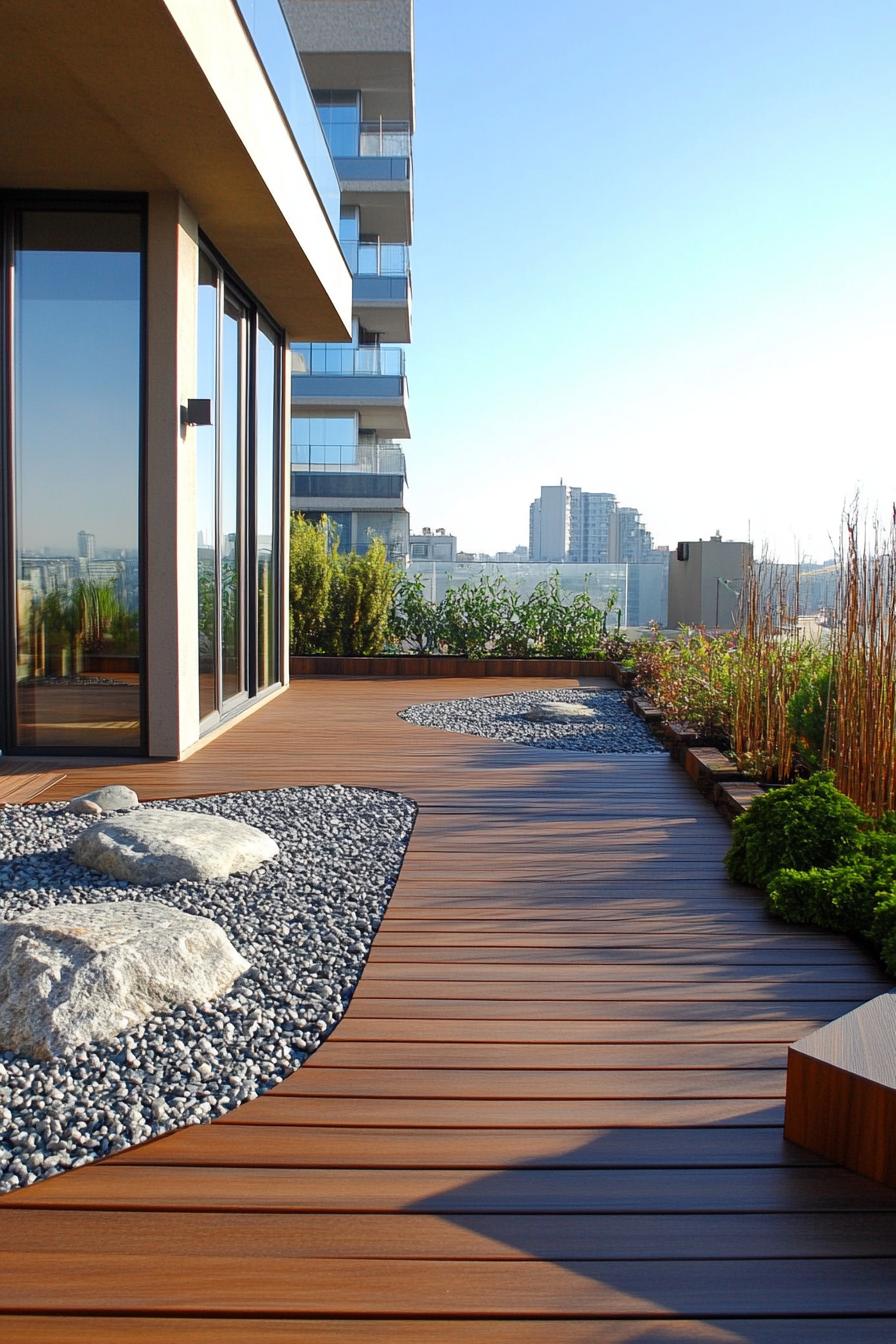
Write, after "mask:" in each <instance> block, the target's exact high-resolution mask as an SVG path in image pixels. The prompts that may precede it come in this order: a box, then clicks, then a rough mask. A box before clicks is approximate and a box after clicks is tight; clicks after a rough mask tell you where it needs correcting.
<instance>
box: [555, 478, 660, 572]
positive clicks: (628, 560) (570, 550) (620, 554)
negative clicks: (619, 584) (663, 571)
mask: <svg viewBox="0 0 896 1344" xmlns="http://www.w3.org/2000/svg"><path fill="white" fill-rule="evenodd" d="M652 551H653V538H652V536H651V535H650V533H649V532H648V531H647V529H646V528H645V527H644V525H643V523H642V522H641V515H640V513H639V512H638V510H637V509H633V508H629V507H626V506H624V505H621V504H619V502H618V501H617V499H616V496H615V495H612V494H608V493H606V492H595V491H590V490H582V489H580V488H579V487H578V486H574V485H564V484H563V482H562V481H561V482H560V484H559V485H543V486H542V487H541V494H540V496H539V498H538V499H535V500H533V501H532V503H531V504H530V506H529V559H530V560H533V561H542V562H548V563H551V562H554V563H564V564H583V565H590V564H593V565H612V564H629V565H638V564H644V563H647V562H649V561H650V560H651V559H652V558H653V557H652V554H651V553H652Z"/></svg>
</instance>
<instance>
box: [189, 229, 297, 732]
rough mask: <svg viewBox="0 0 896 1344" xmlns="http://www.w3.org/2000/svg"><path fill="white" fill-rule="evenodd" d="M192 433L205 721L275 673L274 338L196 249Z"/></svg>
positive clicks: (278, 427) (277, 476)
mask: <svg viewBox="0 0 896 1344" xmlns="http://www.w3.org/2000/svg"><path fill="white" fill-rule="evenodd" d="M197 321H198V387H197V395H198V396H200V397H203V398H208V400H209V401H210V402H211V404H212V407H213V415H212V419H213V421H214V423H213V424H212V425H209V426H201V427H198V428H197V429H196V431H195V435H196V486H197V489H196V501H197V537H198V547H199V551H198V581H199V708H200V717H201V719H202V722H203V725H204V726H205V727H206V728H208V727H211V726H213V725H214V723H215V722H217V721H218V720H219V719H220V718H221V717H222V716H226V715H227V714H228V713H230V712H232V711H233V710H234V709H237V708H238V707H239V706H240V705H241V704H243V703H244V702H245V701H246V700H247V699H249V698H251V697H252V696H254V695H257V694H258V693H259V692H260V691H263V690H266V689H267V688H268V687H270V686H272V685H274V684H276V683H277V682H278V681H279V679H280V672H279V667H280V648H281V631H280V628H279V626H280V610H281V606H280V598H279V595H280V582H281V579H280V564H279V549H280V527H279V519H280V490H281V485H280V482H281V470H280V460H281V454H282V449H281V444H282V414H281V405H282V403H281V397H282V389H281V386H280V382H281V378H280V365H281V352H282V349H283V344H282V339H281V337H280V335H279V334H278V332H277V331H276V329H275V328H274V327H273V326H272V325H271V324H270V323H269V322H268V321H267V320H266V319H265V318H264V316H263V315H261V314H260V313H259V312H258V310H257V308H256V307H255V305H254V304H253V303H252V300H251V298H250V296H248V295H247V294H246V293H244V292H243V291H242V290H241V289H240V288H239V287H238V286H237V285H236V283H235V282H234V281H233V280H232V279H231V278H230V277H229V275H228V274H227V273H226V272H225V270H224V268H223V265H222V264H221V263H220V262H219V261H218V259H217V258H215V257H214V256H213V255H212V254H211V253H210V252H209V253H206V252H203V253H202V255H201V257H200V269H199V295H198V306H197Z"/></svg>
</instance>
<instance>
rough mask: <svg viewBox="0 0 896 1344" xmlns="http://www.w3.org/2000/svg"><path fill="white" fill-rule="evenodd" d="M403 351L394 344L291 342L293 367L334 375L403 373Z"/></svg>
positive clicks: (400, 375) (295, 370)
mask: <svg viewBox="0 0 896 1344" xmlns="http://www.w3.org/2000/svg"><path fill="white" fill-rule="evenodd" d="M404 362H405V361H404V351H403V350H402V349H400V348H399V347H398V346H396V345H358V346H351V345H307V344H305V345H294V346H293V348H292V371H293V373H294V374H300V375H319V374H325V375H328V376H333V375H336V376H337V377H355V376H357V377H379V376H383V375H384V376H386V377H390V378H403V377H404Z"/></svg>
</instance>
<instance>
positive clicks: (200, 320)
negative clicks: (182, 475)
mask: <svg viewBox="0 0 896 1344" xmlns="http://www.w3.org/2000/svg"><path fill="white" fill-rule="evenodd" d="M196 337H197V340H196V344H197V383H196V395H197V396H198V397H208V398H209V399H210V400H211V403H212V406H213V407H215V406H216V403H217V390H218V367H217V364H218V272H217V268H216V267H214V266H213V265H212V264H211V262H210V261H209V259H208V257H206V256H205V255H204V254H202V253H200V256H199V291H198V295H197V333H196ZM212 418H213V420H217V413H215V414H214V415H213V417H212ZM194 433H195V436H196V529H197V536H196V545H197V554H196V559H197V574H198V583H199V717H200V719H204V718H207V717H208V715H209V714H214V712H215V710H216V709H217V708H218V693H217V677H216V657H215V654H216V649H217V640H218V580H217V560H216V550H215V539H216V535H217V506H216V493H217V467H216V449H215V426H214V425H213V424H212V425H200V426H197V428H196V429H195V430H194Z"/></svg>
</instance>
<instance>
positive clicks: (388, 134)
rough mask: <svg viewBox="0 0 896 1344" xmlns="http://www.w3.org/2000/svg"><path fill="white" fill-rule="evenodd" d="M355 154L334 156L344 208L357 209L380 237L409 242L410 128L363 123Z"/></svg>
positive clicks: (398, 123)
mask: <svg viewBox="0 0 896 1344" xmlns="http://www.w3.org/2000/svg"><path fill="white" fill-rule="evenodd" d="M357 148H358V152H357V154H352V155H346V156H342V155H339V156H336V158H335V163H336V172H337V173H338V175H339V181H340V184H341V186H342V200H343V204H345V205H358V206H360V207H361V209H362V211H363V212H364V221H365V227H366V228H368V229H369V230H370V232H371V233H377V234H380V235H381V236H382V237H387V238H388V237H393V238H405V239H406V240H407V241H408V242H410V240H411V225H412V219H413V204H412V177H413V159H412V155H411V128H410V123H409V122H407V121H384V120H383V119H382V118H381V119H380V120H379V121H362V122H361V125H360V130H359V135H358V146H357Z"/></svg>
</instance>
